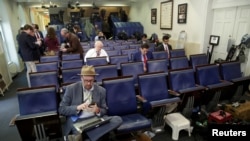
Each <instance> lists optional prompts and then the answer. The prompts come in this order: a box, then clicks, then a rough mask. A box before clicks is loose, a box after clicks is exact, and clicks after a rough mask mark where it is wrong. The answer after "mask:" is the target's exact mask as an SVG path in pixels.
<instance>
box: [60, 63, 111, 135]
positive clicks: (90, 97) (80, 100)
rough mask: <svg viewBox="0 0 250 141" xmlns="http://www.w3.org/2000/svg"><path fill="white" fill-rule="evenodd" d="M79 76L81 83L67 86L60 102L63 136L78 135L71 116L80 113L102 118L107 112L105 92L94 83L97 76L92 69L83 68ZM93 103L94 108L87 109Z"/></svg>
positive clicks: (91, 67)
mask: <svg viewBox="0 0 250 141" xmlns="http://www.w3.org/2000/svg"><path fill="white" fill-rule="evenodd" d="M79 75H80V77H81V81H79V82H76V83H73V84H71V85H68V86H67V87H66V90H65V93H64V95H63V99H62V101H61V102H60V107H59V113H60V114H61V115H64V116H66V122H65V123H64V125H63V132H64V135H65V136H68V135H69V134H70V133H72V134H74V135H79V134H80V133H78V131H77V130H76V129H75V128H74V126H73V121H72V119H71V117H72V116H76V115H78V114H79V113H80V112H81V113H83V112H88V113H86V114H91V113H92V114H95V115H96V116H103V115H105V114H106V112H107V105H106V90H105V89H104V88H103V87H101V86H99V85H97V84H95V83H94V78H95V75H97V74H96V73H95V69H94V67H93V66H83V67H82V69H81V74H79ZM93 103H95V104H94V106H92V108H89V106H90V104H93ZM98 128H99V127H98Z"/></svg>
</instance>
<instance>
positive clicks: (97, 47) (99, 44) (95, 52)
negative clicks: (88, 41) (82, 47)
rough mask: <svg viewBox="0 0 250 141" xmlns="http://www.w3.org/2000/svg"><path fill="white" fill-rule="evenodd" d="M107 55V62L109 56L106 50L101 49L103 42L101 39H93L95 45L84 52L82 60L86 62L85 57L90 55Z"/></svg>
mask: <svg viewBox="0 0 250 141" xmlns="http://www.w3.org/2000/svg"><path fill="white" fill-rule="evenodd" d="M102 56H106V57H107V62H109V56H108V54H107V52H106V51H105V50H104V49H103V43H102V41H95V47H94V48H91V49H89V50H88V52H87V53H86V54H85V57H84V62H87V58H91V57H102Z"/></svg>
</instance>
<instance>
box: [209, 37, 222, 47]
mask: <svg viewBox="0 0 250 141" xmlns="http://www.w3.org/2000/svg"><path fill="white" fill-rule="evenodd" d="M219 42H220V36H217V35H210V40H209V44H211V45H218V44H219Z"/></svg>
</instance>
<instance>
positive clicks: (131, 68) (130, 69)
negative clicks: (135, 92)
mask: <svg viewBox="0 0 250 141" xmlns="http://www.w3.org/2000/svg"><path fill="white" fill-rule="evenodd" d="M143 73H144V71H143V63H142V62H129V63H121V74H122V76H130V75H132V76H133V78H134V84H135V86H137V85H138V80H137V75H139V74H143Z"/></svg>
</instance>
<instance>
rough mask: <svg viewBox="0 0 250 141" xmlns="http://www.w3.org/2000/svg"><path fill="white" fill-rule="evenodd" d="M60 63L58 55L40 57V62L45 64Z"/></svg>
mask: <svg viewBox="0 0 250 141" xmlns="http://www.w3.org/2000/svg"><path fill="white" fill-rule="evenodd" d="M58 61H59V57H58V56H57V55H53V56H41V57H40V62H41V63H44V62H58Z"/></svg>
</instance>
